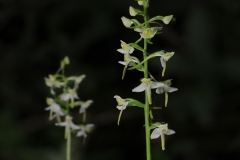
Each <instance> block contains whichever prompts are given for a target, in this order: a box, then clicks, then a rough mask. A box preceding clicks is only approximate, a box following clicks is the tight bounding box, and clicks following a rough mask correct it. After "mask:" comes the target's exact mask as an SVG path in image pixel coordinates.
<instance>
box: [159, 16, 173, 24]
mask: <svg viewBox="0 0 240 160" xmlns="http://www.w3.org/2000/svg"><path fill="white" fill-rule="evenodd" d="M172 18H173V15H170V16H165V17H163V20H162V21H163V23H165V24H169V22H170V21H171V20H172Z"/></svg>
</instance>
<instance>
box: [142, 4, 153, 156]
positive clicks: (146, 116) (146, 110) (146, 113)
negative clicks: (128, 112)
mask: <svg viewBox="0 0 240 160" xmlns="http://www.w3.org/2000/svg"><path fill="white" fill-rule="evenodd" d="M146 3H148V1H146ZM147 7H148V4H146V5H144V22H147V21H148V16H147ZM148 27H149V25H148V24H146V28H148ZM146 58H147V39H144V52H143V59H144V60H145V59H146ZM144 78H148V61H145V62H144ZM144 119H145V133H146V154H147V155H146V156H147V160H151V142H150V128H149V102H148V94H147V90H145V107H144Z"/></svg>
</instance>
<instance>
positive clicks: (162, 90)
mask: <svg viewBox="0 0 240 160" xmlns="http://www.w3.org/2000/svg"><path fill="white" fill-rule="evenodd" d="M163 84H164V85H163V86H161V87H158V88H157V89H156V93H158V94H162V93H165V107H167V103H168V92H169V93H172V92H175V91H177V90H178V89H177V88H174V87H170V86H171V84H172V82H171V79H169V80H166V81H164V82H163Z"/></svg>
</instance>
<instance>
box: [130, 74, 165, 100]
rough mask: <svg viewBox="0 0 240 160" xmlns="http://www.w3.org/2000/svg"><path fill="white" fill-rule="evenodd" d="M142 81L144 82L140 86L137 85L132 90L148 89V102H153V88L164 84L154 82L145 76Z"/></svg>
mask: <svg viewBox="0 0 240 160" xmlns="http://www.w3.org/2000/svg"><path fill="white" fill-rule="evenodd" d="M141 82H142V83H141V84H140V85H139V86H137V87H135V88H134V89H133V90H132V91H133V92H142V91H144V90H146V92H147V97H148V102H149V104H152V97H151V89H155V88H158V87H161V86H163V85H164V84H163V83H161V82H153V81H151V78H143V79H142V80H141Z"/></svg>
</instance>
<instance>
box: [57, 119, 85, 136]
mask: <svg viewBox="0 0 240 160" xmlns="http://www.w3.org/2000/svg"><path fill="white" fill-rule="evenodd" d="M72 119H73V118H72V117H70V116H66V117H65V122H61V123H56V124H55V125H56V126H61V127H65V136H64V137H65V138H66V139H67V138H68V136H69V135H70V133H71V129H72V130H79V129H80V127H79V126H78V125H76V124H74V123H73V122H72Z"/></svg>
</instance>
